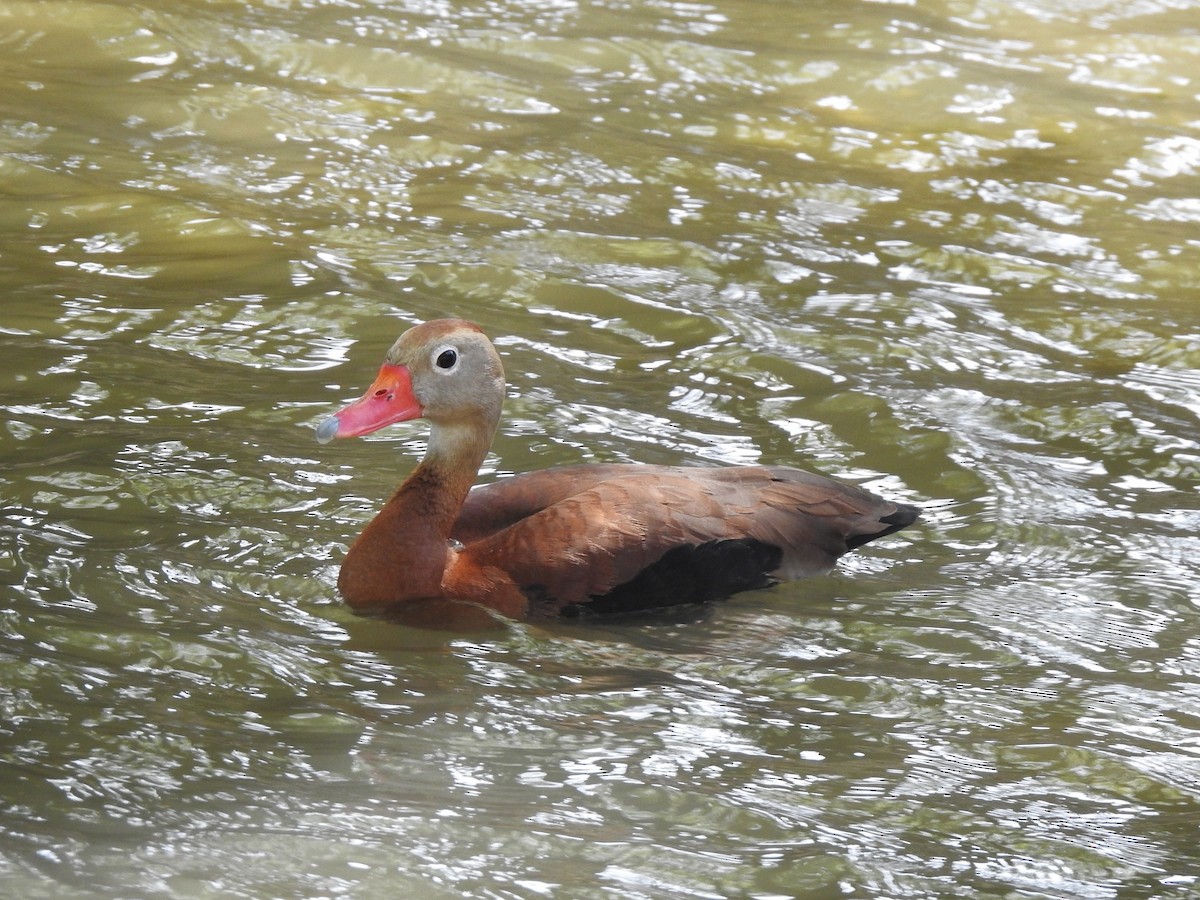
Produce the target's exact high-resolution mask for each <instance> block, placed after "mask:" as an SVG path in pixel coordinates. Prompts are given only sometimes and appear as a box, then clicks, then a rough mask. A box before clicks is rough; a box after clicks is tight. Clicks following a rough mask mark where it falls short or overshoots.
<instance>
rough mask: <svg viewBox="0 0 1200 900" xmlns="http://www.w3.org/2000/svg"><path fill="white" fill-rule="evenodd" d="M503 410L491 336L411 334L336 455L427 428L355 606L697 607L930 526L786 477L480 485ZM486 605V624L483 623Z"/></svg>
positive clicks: (867, 498) (372, 541)
mask: <svg viewBox="0 0 1200 900" xmlns="http://www.w3.org/2000/svg"><path fill="white" fill-rule="evenodd" d="M503 399H504V369H503V367H502V366H501V364H500V357H499V355H498V354H497V353H496V350H495V348H494V347H493V346H492V343H491V341H489V340H488V339H487V337H486V336H485V335H484V334H483V332H482V331H480V330H479V328H478V327H476V326H475V325H472V324H470V323H469V322H464V321H461V320H459V319H439V320H437V321H432V322H426V323H424V324H422V325H417V326H415V327H414V328H410V329H409V330H408V331H406V332H404V334H402V335H401V336H400V338H399V340H397V341H396V343H395V344H393V345H392V348H391V349H390V350H389V351H388V354H387V358H386V360H385V361H384V364H383V366H382V367H381V368H380V370H379V376H378V377H377V378H376V379H375V383H374V384H372V385H371V386H370V387H369V388H368V389H367V392H366V393H365V394H364V395H363V396H362V398H361V399H359V400H356V401H355V402H354V403H351V404H350V405H349V406H347V407H345V408H344V409H342V410H341V411H340V412H338V413H336V414H335V415H333V416H331V417H330V418H328V419H326V420H325V421H324V422H322V423H321V424H320V426H319V427H318V428H317V438H318V440H320V441H321V442H322V443H324V442H326V441H329V440H331V439H333V438H335V437H353V436H357V435H363V434H370V433H371V432H373V431H376V430H377V429H380V428H382V427H384V426H385V425H389V424H391V423H393V422H406V421H408V420H410V419H416V418H420V417H424V418H426V419H428V420H429V423H430V432H429V446H428V449H427V451H426V453H425V458H424V459H423V460H422V461H421V463H420V465H418V466H417V468H416V470H415V471H413V473H412V474H411V475H409V477H408V478H407V479H406V480H405V481H404V483H403V484H401V485H400V487H399V489H398V490H397V491H396V493H395V495H394V496H393V497H392V498H391V499H390V500H389V501H388V502H387V503H386V504H384V507H383V509H382V510H380V512H379V514H378V515H377V516H376V517H375V519H374V520H372V521H371V523H370V524H369V525H367V527H366V529H365V530H364V531H363V533H362V534H360V535H359V536H358V539H357V540H356V541H355V542H354V543H353V545H352V546H351V547H350V551H349V552H348V553H347V554H346V560H345V562H343V563H342V570H341V574H340V575H339V576H338V589H339V590H340V591H341V594H342V596H343V597H344V598H345V600H346V602H347V603H348V604H349V605H350V606H352V607H354V608H355V609H360V610H366V609H372V608H374V609H378V610H380V611H387V612H388V613H389V614H391V615H396V616H397V617H399V618H400V619H401V620H402V621H410V622H413V623H416V624H423V625H435V626H436V625H446V626H456V625H460V624H471V623H474V624H478V622H477V619H476V618H475V617H477V616H479V610H480V608H481V607H482V608H484V609H485V610H490V611H494V612H497V613H500V614H501V615H503V616H507V617H510V618H518V619H519V618H523V617H525V616H527V615H530V614H549V615H556V614H567V615H570V614H573V613H576V612H578V611H580V610H582V609H588V610H594V611H597V612H622V611H633V610H641V609H648V608H653V607H661V606H669V605H673V604H680V603H696V602H703V601H707V600H714V599H720V598H724V597H728V596H729V595H731V594H734V593H737V592H738V591H744V590H749V589H753V588H762V587H766V586H768V585H770V584H772V583H775V582H776V581H779V580H783V579H791V578H800V577H803V576H805V575H812V574H816V573H819V572H825V571H828V570H829V569H831V568H832V567H833V564H834V562H835V561H836V560H837V558H838V557H839V556H841V555H842V554H843V553H845V552H847V551H849V550H853V549H854V548H855V547H858V546H860V545H862V544H865V543H866V542H867V541H870V540H873V539H875V538H877V537H882V536H883V535H885V534H891V533H892V532H894V531H897V530H898V529H901V528H904V527H905V526H906V525H910V524H912V522H913V521H915V520H916V518H917V515H918V510H917V508H916V507H913V506H908V505H906V504H903V503H892V502H889V501H887V500H884V499H882V498H880V497H877V496H875V495H874V494H871V493H868V492H867V491H864V490H861V489H860V488H857V487H852V486H850V485H846V484H841V483H840V482H837V481H833V480H831V479H829V478H824V477H822V476H820V475H813V474H811V473H809V472H802V471H800V470H798V469H790V468H785V467H782V466H732V467H726V468H699V467H683V466H679V467H676V466H649V465H625V464H597V465H576V466H565V467H562V468H557V469H546V470H542V471H539V472H531V473H528V474H525V475H517V476H514V477H512V478H506V479H503V480H501V481H498V482H496V483H494V484H489V485H485V486H482V487H477V488H475V489H474V490H472V489H471V485H472V484H473V483H474V481H475V477H476V476H477V475H478V473H479V466H480V464H481V463H482V462H483V458H484V456H485V454H486V453H487V452H488V448H489V447H490V445H491V442H492V437H493V436H494V434H495V432H496V425H497V423H498V422H499V419H500V405H501V403H502V401H503ZM472 611H473V612H472Z"/></svg>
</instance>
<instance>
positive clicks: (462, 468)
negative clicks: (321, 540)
mask: <svg viewBox="0 0 1200 900" xmlns="http://www.w3.org/2000/svg"><path fill="white" fill-rule="evenodd" d="M493 429H494V426H493V428H492V429H487V428H480V427H478V426H476V427H474V428H471V427H466V426H462V427H458V426H438V425H435V426H434V427H433V428H432V430H431V431H430V435H429V447H428V450H427V451H426V453H425V458H424V459H423V460H422V461H421V464H420V465H418V466H417V468H416V469H415V470H414V471H413V473H412V474H411V475H409V476H408V478H406V479H405V481H404V483H403V484H401V485H400V487H399V488H398V489H397V491H396V493H395V494H394V495H392V498H391V499H390V500H389V501H388V502H387V503H386V504H385V505H384V507H383V509H381V510H380V511H379V515H377V516H376V517H375V518H374V519H373V520H372V521H371V523H370V524H369V525H367V527H366V528H365V529H364V530H363V532H362V534H360V535H359V536H358V538H357V539H356V540H355V541H354V543H353V544H352V545H351V547H350V550H349V552H348V553H347V554H346V559H345V562H343V563H342V570H341V573H340V574H339V576H338V590H339V591H340V592H341V594H342V597H343V598H344V599H345V601H346V603H347V604H348V605H350V606H353V607H368V606H386V605H391V604H394V603H399V602H403V601H406V600H423V599H430V598H433V597H439V596H441V583H442V575H443V573H444V572H445V569H446V563H447V559H448V556H449V552H450V551H449V543H448V541H449V537H450V529H451V528H452V527H453V526H454V522H455V520H456V519H457V518H458V514H459V512H460V511H461V509H462V505H463V501H464V500H465V499H466V496H467V492H468V491H469V490H470V489H471V485H472V484H473V483H474V481H475V476H476V475H478V473H479V466H480V464H481V463H482V462H483V458H484V456H485V455H486V454H487V450H488V446H489V444H490V442H491V441H490V439H491V431H492V430H493Z"/></svg>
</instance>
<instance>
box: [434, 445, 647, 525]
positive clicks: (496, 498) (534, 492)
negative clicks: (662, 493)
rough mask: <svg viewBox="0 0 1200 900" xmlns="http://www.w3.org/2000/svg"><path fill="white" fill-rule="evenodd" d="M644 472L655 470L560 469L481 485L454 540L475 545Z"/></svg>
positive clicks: (464, 511)
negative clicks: (602, 485) (625, 474)
mask: <svg viewBox="0 0 1200 900" xmlns="http://www.w3.org/2000/svg"><path fill="white" fill-rule="evenodd" d="M642 468H645V469H649V468H654V467H649V466H631V465H625V464H620V463H594V464H584V465H577V466H560V467H559V468H557V469H542V470H540V471H537V472H527V473H524V474H522V475H514V476H512V477H510V478H503V479H501V480H500V481H496V482H493V483H492V484H484V485H480V486H478V487H476V488H474V489H472V491H471V492H470V493H469V494H467V499H466V502H464V503H463V508H462V511H461V512H460V513H459V514H458V519H457V521H455V523H454V528H453V529H452V530H451V532H450V536H451V537H452V538H454V539H455V540H456V541H460V542H461V543H463V544H471V543H474V542H475V541H478V540H482V539H483V538H485V537H488V536H489V535H493V534H495V533H496V532H498V531H503V530H504V529H505V528H507V527H509V526H510V525H513V524H515V523H516V522H520V521H521V520H522V519H527V518H529V517H530V516H532V515H533V514H534V513H537V512H541V511H542V510H543V509H545V508H546V507H548V506H553V505H554V504H555V503H558V502H560V501H562V500H565V499H566V498H567V497H570V496H572V495H573V494H578V493H580V492H582V491H585V490H587V489H588V488H590V487H592V486H594V485H596V484H598V483H599V482H601V481H604V480H606V479H609V478H612V477H613V476H614V475H615V474H617V473H618V472H620V471H629V470H632V469H642Z"/></svg>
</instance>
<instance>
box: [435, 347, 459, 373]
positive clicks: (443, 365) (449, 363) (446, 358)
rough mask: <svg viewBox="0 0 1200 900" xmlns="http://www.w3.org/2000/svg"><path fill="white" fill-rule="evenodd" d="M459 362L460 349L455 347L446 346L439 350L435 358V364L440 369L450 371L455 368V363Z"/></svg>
mask: <svg viewBox="0 0 1200 900" xmlns="http://www.w3.org/2000/svg"><path fill="white" fill-rule="evenodd" d="M457 362H458V351H457V350H455V349H454V348H453V347H446V348H444V349H442V350H439V351H437V355H436V356H434V358H433V364H434V365H435V366H437V367H438V368H439V369H445V370H447V371H449V370H450V369H453V368H454V364H455V363H457Z"/></svg>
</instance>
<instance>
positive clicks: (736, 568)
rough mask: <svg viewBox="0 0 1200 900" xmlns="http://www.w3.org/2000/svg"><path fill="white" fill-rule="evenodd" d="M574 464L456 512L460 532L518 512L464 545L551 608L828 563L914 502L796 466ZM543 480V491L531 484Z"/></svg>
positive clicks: (723, 583)
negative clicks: (891, 499) (462, 513)
mask: <svg viewBox="0 0 1200 900" xmlns="http://www.w3.org/2000/svg"><path fill="white" fill-rule="evenodd" d="M575 468H576V469H577V471H571V470H570V469H566V470H561V471H559V470H556V472H558V474H554V475H550V474H547V476H545V477H546V479H547V480H545V481H542V480H541V479H540V478H538V477H535V476H524V477H522V478H518V479H512V481H513V482H515V483H514V484H512V485H509V486H506V488H505V490H504V491H503V492H496V493H494V494H492V496H491V498H490V499H489V497H488V494H487V493H484V495H483V496H482V497H481V498H479V499H478V500H477V501H475V502H476V503H479V504H480V506H479V507H478V508H477V509H475V510H472V511H471V512H470V513H469V514H468V516H467V517H466V521H465V522H463V520H461V519H460V522H463V529H462V533H463V534H464V535H465V534H469V533H472V531H473V530H475V531H480V530H482V529H483V527H484V525H487V526H495V525H498V524H499V523H501V522H503V521H506V520H507V521H511V524H509V525H507V526H506V527H503V526H502V527H499V528H498V529H497V530H493V531H491V532H489V533H488V534H489V536H487V537H484V538H482V539H480V540H478V541H476V542H474V543H471V544H469V546H468V547H467V548H466V549H465V550H464V553H466V554H468V555H469V556H470V557H471V559H472V560H473V561H474V562H476V563H478V564H479V565H482V566H495V567H497V568H500V569H503V570H504V571H506V572H507V573H508V574H509V576H510V577H511V578H512V579H513V580H514V581H515V582H516V583H517V584H518V585H519V586H520V587H521V588H522V590H524V591H525V592H526V593H527V594H529V595H531V596H534V597H539V598H541V599H543V600H545V601H547V602H549V603H550V604H551V605H552V606H555V607H561V606H565V605H572V604H591V605H593V606H600V607H604V606H605V602H604V598H609V604H608V605H609V606H610V607H611V606H612V605H613V604H614V603H615V602H616V601H614V600H613V598H614V597H617V598H619V606H620V608H635V607H641V606H658V605H665V604H668V603H681V602H691V601H694V600H704V599H712V598H715V597H717V596H728V595H729V594H731V593H735V592H736V591H738V590H745V589H747V588H751V587H762V586H765V585H766V584H768V583H770V581H771V580H772V576H773V575H777V576H779V577H783V578H796V577H801V576H803V575H811V574H815V573H817V572H822V571H826V570H828V569H829V568H830V567H832V566H833V564H834V562H835V561H836V559H837V557H838V556H840V555H841V554H843V553H845V552H846V551H847V550H848V549H851V548H852V547H854V546H858V544H860V543H863V542H865V541H866V540H869V539H870V538H871V537H874V536H879V535H881V534H884V533H889V532H890V531H894V530H896V529H897V528H902V527H904V525H907V524H909V523H910V522H911V521H913V519H915V517H916V510H915V509H912V508H911V507H903V506H900V505H897V504H892V503H888V502H886V501H883V500H881V499H880V498H878V497H876V496H875V495H873V494H870V493H868V492H866V491H863V490H860V489H858V488H855V487H851V486H849V485H844V484H841V483H839V482H836V481H832V480H831V479H828V478H823V477H822V476H819V475H813V474H810V473H807V472H801V471H799V470H797V469H787V468H765V467H731V468H715V469H701V468H675V467H658V466H591V467H575ZM536 475H538V476H540V475H541V473H536ZM526 478H529V479H531V480H529V481H528V482H527V483H526V484H524V485H522V484H519V483H516V482H520V481H524V480H525V479H526ZM498 484H503V482H501V483H498ZM494 487H496V486H489V489H488V490H489V491H490V490H491V488H494ZM539 487H545V488H547V489H548V493H547V494H546V495H544V496H543V495H538V494H536V493H535V489H536V488H539ZM551 488H552V490H549V489H551ZM501 499H505V500H507V501H509V502H507V503H504V504H502V503H500V502H499V501H500V500H501ZM522 512H527V513H528V514H527V515H524V516H522V515H519V513H522ZM458 531H459V528H458V526H456V532H458ZM460 540H461V538H460ZM641 595H644V596H641Z"/></svg>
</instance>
